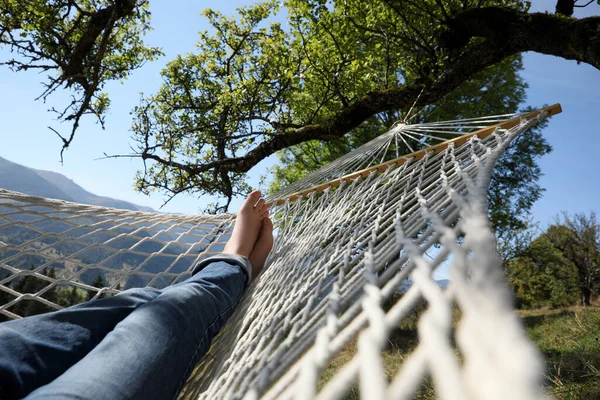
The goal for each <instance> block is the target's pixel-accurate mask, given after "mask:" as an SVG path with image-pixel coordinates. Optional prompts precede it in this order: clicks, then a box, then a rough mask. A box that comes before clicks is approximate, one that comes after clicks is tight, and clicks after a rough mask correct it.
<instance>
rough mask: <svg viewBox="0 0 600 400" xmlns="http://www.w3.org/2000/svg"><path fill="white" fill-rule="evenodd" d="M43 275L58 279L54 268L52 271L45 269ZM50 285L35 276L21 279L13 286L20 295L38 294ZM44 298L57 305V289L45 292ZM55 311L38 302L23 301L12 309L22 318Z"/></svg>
mask: <svg viewBox="0 0 600 400" xmlns="http://www.w3.org/2000/svg"><path fill="white" fill-rule="evenodd" d="M33 269H34V266H31V267H30V268H29V270H30V271H33ZM41 275H45V276H47V277H49V278H53V279H55V278H56V272H55V270H54V268H51V269H50V270H48V269H47V268H44V269H43V270H42V273H41ZM48 285H50V282H49V281H47V280H45V279H42V278H38V277H37V276H35V275H26V276H23V277H21V278H20V279H19V280H18V282H16V283H15V284H13V289H14V290H15V291H17V292H19V293H32V294H35V293H38V292H39V291H40V290H42V289H44V288H45V287H46V286H48ZM41 297H42V298H44V299H46V300H48V301H51V302H53V303H56V300H57V292H56V288H55V287H52V288H50V289H49V290H47V291H46V292H44V294H43V295H42V296H41ZM53 310H54V309H53V308H52V307H50V306H47V305H46V304H44V303H42V302H40V301H37V300H22V301H20V302H18V303H17V304H15V305H14V306H13V307H11V311H12V312H13V313H15V314H17V315H20V316H22V317H27V316H30V315H37V314H43V313H46V312H49V311H53Z"/></svg>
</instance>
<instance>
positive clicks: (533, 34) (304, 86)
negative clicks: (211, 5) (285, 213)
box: [133, 0, 600, 216]
mask: <svg viewBox="0 0 600 400" xmlns="http://www.w3.org/2000/svg"><path fill="white" fill-rule="evenodd" d="M278 4H279V3H278V2H275V1H267V2H264V3H259V4H257V5H255V6H252V7H247V8H243V9H240V11H239V12H240V17H239V19H238V20H236V19H230V18H226V17H224V16H222V15H221V14H219V13H218V12H215V11H211V10H208V11H206V12H205V15H206V16H207V17H208V19H209V21H210V23H211V25H212V26H213V27H214V30H215V34H214V35H210V34H209V33H208V32H204V33H202V34H201V39H200V42H199V45H198V46H199V53H198V54H188V55H186V56H185V57H178V58H177V59H176V60H175V61H173V62H171V63H170V64H169V65H168V67H167V68H166V69H165V70H164V71H163V78H164V81H165V83H164V85H163V86H162V88H161V89H160V90H159V92H158V93H157V94H156V95H153V96H146V97H144V99H143V100H142V103H141V104H140V106H138V107H137V108H136V109H135V112H134V113H135V122H134V125H133V131H134V134H135V137H136V139H137V142H138V148H137V152H136V154H135V155H134V156H137V157H140V158H142V160H143V161H144V162H145V168H144V170H143V172H140V174H139V176H138V183H137V185H138V188H139V189H140V190H142V191H144V192H149V191H152V190H160V191H163V192H165V193H168V194H170V195H177V194H178V193H181V192H197V193H200V194H209V195H218V194H220V195H222V196H223V197H224V199H225V202H224V205H223V207H221V210H223V209H226V208H227V205H228V204H229V202H230V200H231V197H232V196H234V195H236V194H239V193H242V192H245V191H247V189H248V188H247V187H246V186H245V183H244V182H245V175H244V174H245V173H246V172H247V171H249V170H250V168H252V167H253V166H255V165H256V164H257V163H258V162H260V161H261V160H263V159H265V158H266V157H268V156H270V155H272V154H274V153H276V152H278V151H280V150H283V149H290V148H291V146H297V145H301V144H303V145H304V146H303V150H306V149H308V150H312V148H313V147H314V144H310V145H309V144H308V143H309V142H311V141H317V140H318V141H319V142H320V143H321V144H322V143H332V142H333V141H337V140H340V141H343V140H347V141H348V142H349V143H352V142H353V140H352V139H348V138H344V135H346V134H348V133H352V134H353V135H357V136H361V135H362V133H361V132H363V131H364V129H362V128H364V127H363V126H361V124H363V123H365V126H366V125H369V124H373V125H375V129H374V130H373V131H371V133H372V132H374V131H378V130H380V129H382V128H383V126H385V124H386V122H387V121H388V120H389V118H388V114H391V115H393V114H394V113H395V112H396V111H398V110H400V111H401V112H402V113H403V114H405V113H406V111H407V110H408V109H409V108H410V107H411V106H412V105H413V103H414V102H415V100H416V99H417V98H418V101H417V102H416V106H417V107H420V108H423V107H427V106H432V105H437V104H438V103H441V102H443V99H444V98H445V97H446V96H452V95H453V93H454V91H456V90H460V89H461V87H462V86H463V85H465V84H466V83H468V82H471V81H472V80H473V79H476V78H477V75H478V74H484V73H485V72H486V71H487V73H491V72H494V71H498V69H488V68H490V67H491V66H496V65H499V64H501V63H503V62H504V63H509V60H511V59H512V60H514V59H515V56H517V55H518V54H520V53H521V52H523V51H538V52H542V53H545V54H553V55H556V56H560V57H564V58H567V59H577V60H579V61H583V62H587V63H590V64H591V65H594V66H596V67H600V57H598V55H599V54H600V51H599V48H600V40H598V39H597V38H596V36H595V33H594V32H596V30H595V29H596V27H597V26H599V23H600V18H597V17H594V18H587V19H582V20H576V19H573V18H568V17H565V16H562V15H561V16H557V15H549V14H541V13H531V14H530V13H527V12H526V11H527V10H526V9H527V5H526V4H525V3H524V2H520V1H495V2H491V1H479V2H471V1H462V2H458V1H457V2H440V1H425V2H419V3H416V2H413V1H402V2H401V1H392V0H379V1H370V2H364V1H359V0H346V1H343V2H342V1H334V2H327V1H324V0H311V1H305V0H302V1H300V0H288V1H286V2H285V5H286V8H287V18H288V22H289V25H290V29H289V30H285V31H284V30H283V29H282V27H281V25H280V24H279V23H276V22H272V23H270V24H269V25H267V23H266V22H265V21H266V20H267V19H268V18H269V17H271V16H272V15H273V14H275V13H276V12H277V11H278V7H279V6H278ZM540 32H545V33H544V34H540ZM549 33H551V34H549ZM576 37H577V39H575V38H576ZM579 38H582V40H580V39H579ZM584 42H585V43H584ZM419 94H420V96H419ZM463 106H464V105H463ZM466 108H467V109H468V107H466ZM462 112H463V111H462V110H460V114H462ZM454 115H456V114H454ZM377 118H379V119H380V120H383V122H378V121H377V120H376V119H377ZM365 121H369V122H365ZM367 136H369V135H367ZM355 137H356V136H355ZM342 138H344V139H342ZM313 143H315V142H313ZM327 147H328V148H329V147H333V148H334V149H333V150H334V151H332V153H335V152H336V151H335V150H337V148H338V146H337V144H334V145H333V146H329V145H327ZM526 147H527V146H526ZM529 147H531V146H529ZM298 150H299V148H295V149H294V151H296V152H297V151H298ZM537 150H538V151H539V152H540V154H543V153H544V152H545V151H547V150H544V149H543V148H540V149H537ZM290 151H292V150H290ZM328 151H329V149H328ZM289 154H291V153H289V152H288V153H287V155H289ZM297 154H300V153H297ZM306 154H308V156H307V157H310V152H307V153H302V155H303V156H304V155H306ZM284 157H285V155H284ZM294 158H297V157H294ZM534 158H535V155H534ZM295 172H297V171H295ZM532 197H535V195H534V196H532ZM523 202H524V203H527V202H528V200H526V199H524V200H523ZM506 215H508V214H506ZM506 215H505V216H506Z"/></svg>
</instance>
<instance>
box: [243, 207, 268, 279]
mask: <svg viewBox="0 0 600 400" xmlns="http://www.w3.org/2000/svg"><path fill="white" fill-rule="evenodd" d="M272 248H273V222H271V220H270V219H269V217H268V216H267V217H265V219H263V224H262V228H261V229H260V233H259V234H258V239H257V240H256V244H255V245H254V248H253V249H252V252H251V253H250V257H248V259H249V260H250V265H252V277H254V278H256V277H257V276H258V274H260V271H262V268H263V266H264V265H265V261H266V260H267V256H268V255H269V253H270V252H271V249H272Z"/></svg>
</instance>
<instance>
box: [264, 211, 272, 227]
mask: <svg viewBox="0 0 600 400" xmlns="http://www.w3.org/2000/svg"><path fill="white" fill-rule="evenodd" d="M268 211H269V210H267V216H268ZM263 229H266V230H268V231H273V221H271V218H266V219H265V220H264V221H263Z"/></svg>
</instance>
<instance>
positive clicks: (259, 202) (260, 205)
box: [254, 198, 265, 211]
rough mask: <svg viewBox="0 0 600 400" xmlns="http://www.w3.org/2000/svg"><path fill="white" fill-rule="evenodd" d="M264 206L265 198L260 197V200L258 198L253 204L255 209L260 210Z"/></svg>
mask: <svg viewBox="0 0 600 400" xmlns="http://www.w3.org/2000/svg"><path fill="white" fill-rule="evenodd" d="M264 206H265V199H262V198H261V199H260V200H258V202H257V203H256V205H255V206H254V208H256V209H257V210H259V211H261V210H262V208H263V207H264Z"/></svg>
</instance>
